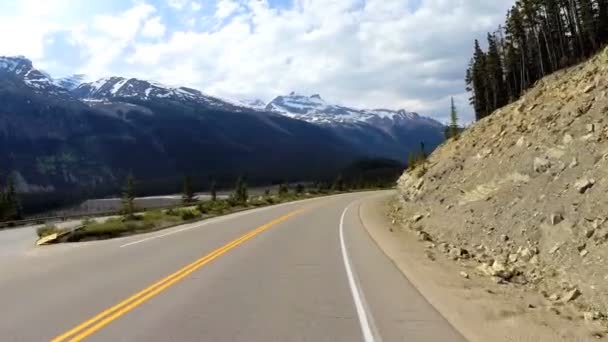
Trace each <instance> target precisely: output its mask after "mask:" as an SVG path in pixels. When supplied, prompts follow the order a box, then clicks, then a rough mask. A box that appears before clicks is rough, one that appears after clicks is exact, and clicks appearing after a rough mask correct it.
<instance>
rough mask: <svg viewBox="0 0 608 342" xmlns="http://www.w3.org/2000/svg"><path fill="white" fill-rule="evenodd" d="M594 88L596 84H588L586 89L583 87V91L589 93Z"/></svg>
mask: <svg viewBox="0 0 608 342" xmlns="http://www.w3.org/2000/svg"><path fill="white" fill-rule="evenodd" d="M593 90H595V84H591V85H588V86H586V87H585V89H583V93H585V94H588V93H590V92H592V91H593Z"/></svg>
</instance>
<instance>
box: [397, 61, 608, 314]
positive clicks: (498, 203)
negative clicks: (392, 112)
mask: <svg viewBox="0 0 608 342" xmlns="http://www.w3.org/2000/svg"><path fill="white" fill-rule="evenodd" d="M607 93H608V49H607V50H606V51H604V52H603V53H600V54H599V55H597V56H595V57H594V58H593V59H591V60H590V61H589V62H586V63H584V64H581V65H579V66H576V67H573V68H570V69H567V70H564V71H562V72H559V73H556V74H554V75H552V76H549V77H547V78H545V79H543V80H541V81H539V83H538V84H537V85H536V86H535V87H534V88H533V89H531V90H530V91H529V92H527V94H526V95H525V96H523V97H522V98H521V99H520V100H519V101H517V102H515V103H513V104H511V105H509V106H507V107H504V108H502V109H500V110H498V111H496V112H495V113H494V114H493V115H491V116H490V117H488V118H486V119H484V120H482V121H480V122H478V123H476V124H475V125H473V126H472V127H471V128H470V129H468V130H467V131H466V132H464V133H463V134H462V135H461V137H460V139H458V140H455V141H450V142H448V143H445V144H444V145H442V146H441V147H440V148H438V149H437V150H436V152H435V153H433V154H432V155H431V156H430V157H429V158H428V160H427V163H426V165H424V166H420V167H418V168H417V169H416V170H413V171H411V172H408V173H406V174H404V175H403V176H402V177H401V178H400V180H399V184H398V189H399V195H398V200H397V208H396V209H395V210H396V214H397V216H396V217H397V221H398V223H401V225H402V226H403V228H404V229H413V230H415V231H418V235H419V237H420V239H421V240H430V241H432V243H429V244H428V245H429V246H430V248H432V249H436V250H437V251H440V252H443V253H446V254H447V255H449V256H451V257H452V258H453V259H454V260H461V261H463V260H466V261H467V262H469V263H472V265H473V266H474V267H475V271H474V273H475V275H479V276H487V277H492V279H493V280H494V281H495V282H496V283H501V284H504V285H503V286H514V287H521V288H527V289H529V290H531V291H540V292H541V293H543V294H544V295H545V296H546V298H547V301H548V302H550V303H553V306H554V307H555V310H554V311H556V312H559V307H560V306H564V307H565V306H568V307H576V308H577V309H578V312H580V318H581V319H582V318H583V317H584V318H585V319H587V320H589V321H597V322H596V323H601V324H605V316H604V314H606V313H607V312H608V264H607V263H606V262H607V261H608V242H607V241H608V177H606V176H607V175H608V95H607Z"/></svg>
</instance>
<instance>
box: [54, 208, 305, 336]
mask: <svg viewBox="0 0 608 342" xmlns="http://www.w3.org/2000/svg"><path fill="white" fill-rule="evenodd" d="M302 211H303V209H302V210H297V211H294V212H291V213H289V214H287V215H284V216H281V217H279V218H277V219H275V220H273V221H271V222H268V223H266V224H264V225H263V226H260V227H258V228H256V229H254V230H252V231H250V232H249V233H247V234H245V235H243V236H241V237H240V238H238V239H235V240H233V241H231V242H229V243H227V244H226V245H224V246H222V247H220V248H218V249H216V250H214V251H213V252H211V253H209V254H207V255H205V256H204V257H202V258H200V259H198V260H196V261H194V262H193V263H191V264H189V265H187V266H185V267H183V268H181V269H180V270H178V271H177V272H175V273H172V274H171V275H169V276H167V277H165V278H163V279H161V280H160V281H158V282H156V283H154V284H152V285H150V286H148V287H147V288H145V289H143V290H141V291H139V292H138V293H136V294H134V295H132V296H131V297H129V298H127V299H125V300H123V301H122V302H120V303H118V304H116V305H114V306H113V307H111V308H109V309H107V310H105V311H103V312H101V313H100V314H98V315H96V316H94V317H92V318H90V319H89V320H87V321H86V322H84V323H81V324H79V325H77V326H76V327H74V328H72V329H70V330H69V331H67V332H65V333H63V334H61V335H59V336H57V337H55V338H54V339H52V340H51V342H64V341H82V340H83V339H85V338H87V337H88V336H90V335H92V334H94V333H95V332H97V331H99V330H100V329H102V328H103V327H105V326H106V325H108V324H110V323H111V322H112V321H114V320H115V319H117V318H118V317H120V316H122V315H124V314H125V313H127V312H129V311H131V310H133V309H134V308H136V307H137V306H139V305H141V304H142V303H144V302H146V301H147V300H148V299H150V298H152V297H154V296H156V295H157V294H159V293H160V292H162V291H164V290H166V289H167V288H169V287H170V286H171V285H173V284H175V283H177V282H178V281H180V280H182V279H184V278H186V277H187V276H188V275H190V274H192V273H193V272H195V271H196V270H198V269H200V268H201V267H203V266H205V265H206V264H208V263H210V262H211V261H213V260H215V259H217V258H218V257H220V256H222V255H223V254H225V253H227V252H229V251H230V250H232V249H234V248H236V247H237V246H239V245H240V244H242V243H244V242H245V241H247V240H249V239H251V238H253V237H254V236H256V235H258V234H260V233H262V232H264V231H265V230H268V229H269V228H271V227H272V226H274V225H277V224H279V223H281V222H283V221H286V220H287V219H289V218H290V217H292V216H295V215H297V214H299V213H301V212H302Z"/></svg>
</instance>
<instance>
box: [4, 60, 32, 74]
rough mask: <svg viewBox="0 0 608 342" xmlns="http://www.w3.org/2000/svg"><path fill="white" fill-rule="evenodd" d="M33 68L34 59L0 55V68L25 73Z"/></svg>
mask: <svg viewBox="0 0 608 342" xmlns="http://www.w3.org/2000/svg"><path fill="white" fill-rule="evenodd" d="M31 69H33V64H32V61H30V60H29V59H27V58H25V57H23V56H13V57H11V56H0V70H6V71H8V72H12V73H15V74H17V75H23V74H25V73H26V72H28V71H30V70H31Z"/></svg>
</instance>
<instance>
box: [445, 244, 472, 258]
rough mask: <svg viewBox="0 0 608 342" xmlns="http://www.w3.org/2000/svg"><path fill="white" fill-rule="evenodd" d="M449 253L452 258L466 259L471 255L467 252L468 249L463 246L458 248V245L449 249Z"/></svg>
mask: <svg viewBox="0 0 608 342" xmlns="http://www.w3.org/2000/svg"><path fill="white" fill-rule="evenodd" d="M449 254H450V256H451V257H452V258H453V259H468V258H470V257H471V255H470V254H469V251H467V250H466V249H464V248H459V247H454V248H452V249H450V253H449Z"/></svg>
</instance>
